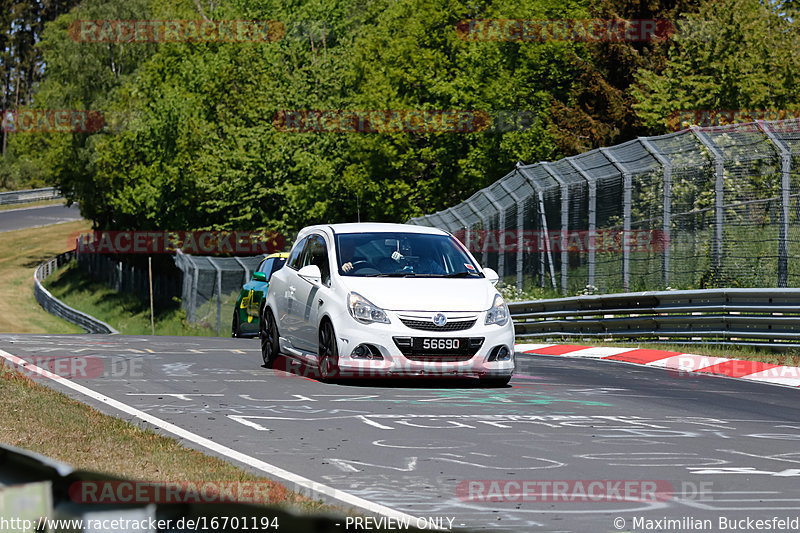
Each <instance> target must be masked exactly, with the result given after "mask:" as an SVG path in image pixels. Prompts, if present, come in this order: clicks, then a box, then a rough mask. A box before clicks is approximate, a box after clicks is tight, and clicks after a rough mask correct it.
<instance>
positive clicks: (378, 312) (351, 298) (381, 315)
mask: <svg viewBox="0 0 800 533" xmlns="http://www.w3.org/2000/svg"><path fill="white" fill-rule="evenodd" d="M347 309H348V310H349V311H350V316H352V317H353V318H355V319H356V320H358V321H359V322H363V323H365V324H369V323H370V322H382V323H384V324H388V323H389V317H387V316H386V312H384V310H383V309H381V308H380V307H378V306H376V305H375V304H373V303H372V302H370V301H369V300H367V299H366V298H364V297H363V296H361V295H360V294H358V293H357V292H351V293H350V294H348V295H347Z"/></svg>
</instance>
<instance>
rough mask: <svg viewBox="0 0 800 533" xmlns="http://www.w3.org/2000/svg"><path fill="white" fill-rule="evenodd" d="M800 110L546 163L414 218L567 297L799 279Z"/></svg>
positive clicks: (509, 279)
mask: <svg viewBox="0 0 800 533" xmlns="http://www.w3.org/2000/svg"><path fill="white" fill-rule="evenodd" d="M799 222H800V120H798V119H793V120H783V121H772V122H765V121H757V122H753V123H747V124H734V125H730V126H722V127H713V128H699V127H692V128H691V129H689V130H683V131H679V132H676V133H671V134H668V135H662V136H657V137H640V138H638V139H634V140H632V141H629V142H626V143H624V144H620V145H617V146H614V147H611V148H600V149H597V150H592V151H590V152H586V153H584V154H580V155H577V156H573V157H568V158H564V159H561V160H559V161H557V162H552V163H550V162H542V163H536V164H533V165H522V164H518V165H517V167H516V168H515V169H514V170H513V171H511V172H510V173H509V174H507V175H506V176H504V177H503V178H501V179H500V180H499V181H497V182H495V183H493V184H492V185H490V186H489V187H486V188H485V189H482V190H480V191H478V192H476V193H475V194H473V195H472V196H471V197H470V198H468V199H467V200H465V201H464V202H462V203H460V204H458V205H456V206H454V207H451V208H449V209H446V210H444V211H439V212H437V213H433V214H430V215H425V216H422V217H418V218H413V219H411V220H410V221H409V223H410V224H417V225H424V226H432V227H438V228H441V229H444V230H447V231H450V232H452V233H454V234H456V235H457V236H458V237H459V238H461V239H462V241H463V242H465V244H466V245H467V246H468V248H469V249H470V251H472V252H473V254H474V255H475V256H476V258H477V259H478V260H479V261H481V262H482V264H483V265H484V266H488V267H491V268H493V269H495V270H496V271H497V272H498V273H499V274H500V277H501V280H502V281H503V283H504V284H506V285H512V286H516V288H517V289H518V290H527V289H529V288H532V287H533V286H538V287H549V288H552V289H555V290H558V291H560V292H561V293H562V294H575V293H577V292H580V291H582V290H585V289H586V288H587V286H589V287H591V290H594V289H595V288H596V289H597V290H598V291H600V292H605V293H610V292H625V291H634V290H635V291H640V290H662V289H665V288H673V289H693V288H711V287H796V286H800V226H799V225H798V223H799Z"/></svg>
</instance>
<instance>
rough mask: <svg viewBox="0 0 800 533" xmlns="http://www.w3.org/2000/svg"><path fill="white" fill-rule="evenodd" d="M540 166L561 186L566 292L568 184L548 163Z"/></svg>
mask: <svg viewBox="0 0 800 533" xmlns="http://www.w3.org/2000/svg"><path fill="white" fill-rule="evenodd" d="M541 165H542V168H543V169H545V171H546V172H547V173H548V174H550V175H551V176H552V177H553V179H554V180H556V181H557V182H558V185H559V187H560V188H561V239H560V242H561V294H563V295H565V296H566V294H567V263H568V262H569V256H568V255H567V231H568V230H569V185H567V182H566V181H564V179H563V178H562V177H561V176H560V175H559V174H558V172H556V171H554V170H553V169H552V168H550V163H547V162H542V163H541Z"/></svg>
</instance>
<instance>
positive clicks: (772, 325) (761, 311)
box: [509, 289, 800, 347]
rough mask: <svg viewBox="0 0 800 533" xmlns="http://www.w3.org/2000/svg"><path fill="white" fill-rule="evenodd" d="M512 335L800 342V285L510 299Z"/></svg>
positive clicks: (682, 340) (771, 343)
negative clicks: (515, 300)
mask: <svg viewBox="0 0 800 533" xmlns="http://www.w3.org/2000/svg"><path fill="white" fill-rule="evenodd" d="M509 309H510V311H511V316H512V317H513V319H514V328H515V331H516V334H517V337H527V338H542V339H544V338H575V337H578V338H579V337H585V338H609V339H647V338H649V339H654V340H669V339H680V340H681V342H686V341H689V342H698V341H704V342H708V341H710V340H717V341H719V340H724V341H736V342H751V343H759V344H768V345H772V346H780V345H783V346H786V345H792V344H793V343H797V344H795V346H797V347H800V289H709V290H693V291H663V292H634V293H622V294H608V295H595V296H576V297H572V298H556V299H551V300H538V301H528V302H514V303H510V304H509Z"/></svg>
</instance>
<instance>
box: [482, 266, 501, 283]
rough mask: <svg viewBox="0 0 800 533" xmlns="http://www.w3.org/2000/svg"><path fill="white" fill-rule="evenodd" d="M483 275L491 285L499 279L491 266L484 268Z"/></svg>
mask: <svg viewBox="0 0 800 533" xmlns="http://www.w3.org/2000/svg"><path fill="white" fill-rule="evenodd" d="M483 275H484V276H486V279H488V280H489V282H490V283H491V284H492V285H497V282H498V281H500V276H499V275H498V274H497V272H495V271H494V269H492V268H484V269H483Z"/></svg>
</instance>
